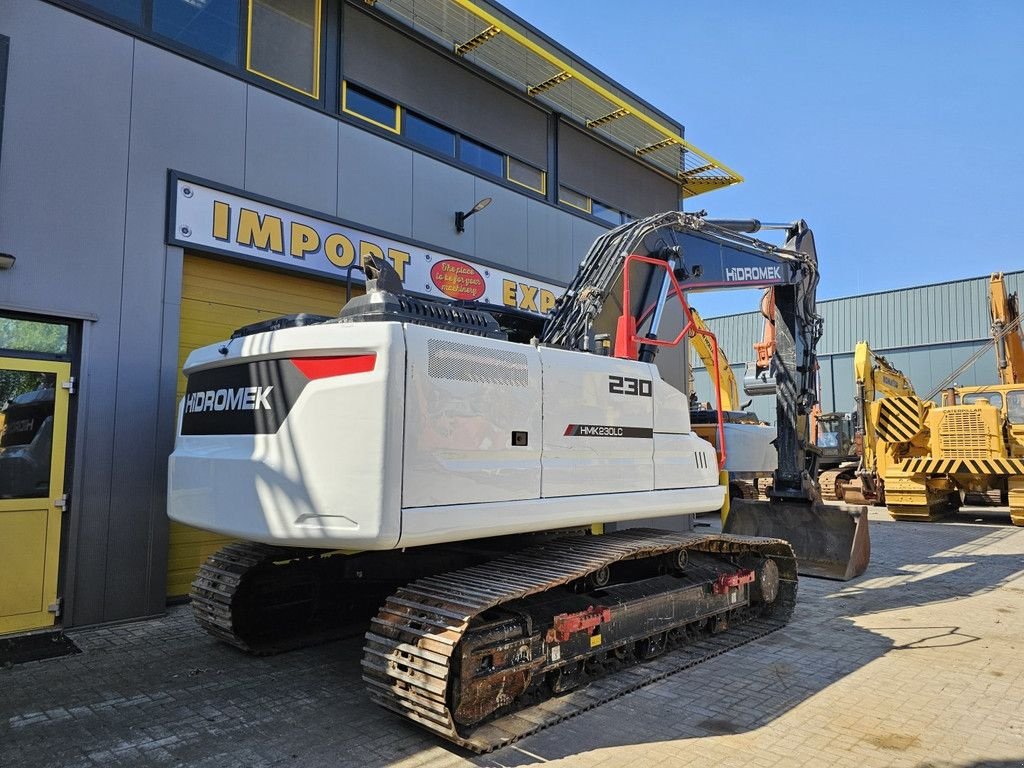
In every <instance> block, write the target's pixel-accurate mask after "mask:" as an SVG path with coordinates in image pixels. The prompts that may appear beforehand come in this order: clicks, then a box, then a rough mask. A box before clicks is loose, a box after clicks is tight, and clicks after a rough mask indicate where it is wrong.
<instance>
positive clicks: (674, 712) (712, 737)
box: [0, 512, 1024, 768]
mask: <svg viewBox="0 0 1024 768" xmlns="http://www.w3.org/2000/svg"><path fill="white" fill-rule="evenodd" d="M964 519H965V518H961V520H964ZM970 520H971V518H966V521H967V522H958V523H955V524H950V523H941V524H932V525H927V524H911V523H899V524H896V523H891V522H889V521H888V519H887V518H886V516H884V515H882V514H876V513H874V512H873V513H872V531H871V535H872V538H873V545H874V551H873V558H872V564H871V569H870V571H869V573H868V574H867V575H866V576H865V577H862V578H860V579H858V580H856V581H853V582H850V583H847V584H838V583H834V582H823V581H813V580H810V579H807V580H804V581H803V582H802V584H801V588H800V589H801V591H800V597H799V602H798V606H797V610H796V614H795V616H794V619H793V621H792V622H791V624H790V625H789V626H788V627H787V628H786V629H784V630H782V631H780V632H777V633H775V634H774V635H771V636H769V637H767V638H763V639H762V640H760V641H757V642H755V643H752V644H750V645H747V646H744V647H741V648H738V649H736V650H734V651H731V652H729V653H727V654H725V655H723V656H721V657H718V658H716V659H713V660H711V661H709V662H706V663H705V664H703V665H700V666H699V667H697V668H695V669H691V670H688V671H686V672H683V673H680V674H678V675H675V676H673V677H670V678H668V679H666V680H663V681H661V682H658V683H655V684H653V685H650V686H648V687H647V688H643V689H641V690H639V691H637V692H634V693H632V694H629V695H627V696H624V697H622V698H620V699H618V700H616V701H614V702H611V703H609V704H606V705H604V706H603V707H600V708H598V709H596V710H593V711H591V712H589V713H586V714H584V715H582V716H580V717H577V718H575V719H573V720H569V721H567V722H564V723H562V724H560V725H558V726H555V727H553V728H550V729H548V730H546V731H542V732H540V733H538V734H535V735H534V736H531V737H529V738H527V739H525V740H523V741H522V742H520V743H519V744H517V745H514V746H512V747H508V748H506V749H504V750H501V751H499V752H496V753H494V754H492V755H487V756H483V757H473V756H470V755H468V754H466V753H464V752H462V751H460V750H457V749H455V748H452V747H449V746H447V745H445V744H442V743H440V742H439V741H437V740H436V739H434V738H433V737H432V736H430V735H428V734H426V733H424V732H422V731H420V730H418V729H416V728H414V727H412V726H410V725H407V724H405V723H404V722H402V721H399V720H397V719H396V718H395V717H393V716H392V715H390V714H388V713H387V712H384V711H382V710H379V709H377V708H375V707H374V706H372V705H371V704H370V703H369V702H368V700H367V698H366V696H365V695H364V694H363V691H362V686H361V684H360V681H359V673H358V668H359V649H360V642H359V640H358V639H352V640H345V641H340V642H336V643H333V644H330V645H325V646H321V647H318V648H313V649H307V650H304V651H299V652H293V653H290V654H286V655H283V656H279V657H275V658H270V659H254V658H248V657H246V656H244V655H242V654H240V653H237V652H236V651H234V650H233V649H231V648H227V647H224V646H221V645H219V644H217V643H215V642H213V641H212V640H209V639H208V638H206V637H205V636H204V635H203V634H201V633H200V632H199V631H198V630H197V629H196V628H195V627H194V626H193V624H192V622H191V617H190V615H189V612H188V609H187V608H185V607H178V608H174V609H172V610H171V611H169V613H168V615H167V616H166V617H165V618H163V619H160V620H155V621H148V622H141V623H136V624H128V625H123V626H118V627H113V628H103V629H93V630H81V631H78V632H74V633H72V636H73V638H74V640H75V642H76V643H78V645H79V646H80V647H81V648H82V650H83V653H81V654H79V655H77V656H72V657H65V658H61V659H53V660H49V661H43V662H34V663H30V664H24V665H21V666H18V667H14V668H12V669H6V670H3V669H0V766H3V768H7V767H8V766H19V767H21V766H24V767H25V768H36V767H40V768H41V767H42V766H98V765H167V766H211V767H212V766H216V767H217V768H228V767H229V766H348V765H351V766H384V765H398V766H403V767H405V766H408V767H409V768H412V767H413V766H457V765H477V766H523V765H533V764H539V763H542V762H548V761H550V762H551V763H553V764H556V765H560V766H561V765H567V766H569V765H571V766H620V765H629V766H637V767H638V766H646V765H651V766H653V765H659V766H677V765H679V766H682V765H695V766H709V765H737V766H739V765H743V766H765V767H767V766H776V765H778V766H790V765H808V766H817V765H839V766H847V765H850V766H857V767H858V768H867V767H868V766H921V767H923V766H936V767H937V766H979V765H993V766H1010V765H1024V529H1019V528H1011V527H1009V526H1004V525H993V524H973V523H971V522H970Z"/></svg>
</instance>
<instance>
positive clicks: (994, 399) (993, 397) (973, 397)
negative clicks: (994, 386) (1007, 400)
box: [963, 392, 1003, 409]
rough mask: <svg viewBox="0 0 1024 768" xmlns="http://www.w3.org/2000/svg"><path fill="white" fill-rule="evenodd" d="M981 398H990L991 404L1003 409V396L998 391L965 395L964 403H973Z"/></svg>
mask: <svg viewBox="0 0 1024 768" xmlns="http://www.w3.org/2000/svg"><path fill="white" fill-rule="evenodd" d="M979 400H988V402H989V405H993V406H995V407H996V408H999V409H1002V407H1003V396H1002V395H1001V394H999V393H998V392H974V393H972V394H970V395H964V397H963V403H964V405H973V404H974V403H976V402H978V401H979Z"/></svg>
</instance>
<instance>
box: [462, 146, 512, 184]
mask: <svg viewBox="0 0 1024 768" xmlns="http://www.w3.org/2000/svg"><path fill="white" fill-rule="evenodd" d="M459 160H461V161H462V162H464V163H466V164H468V165H472V166H473V167H474V168H477V169H478V170H481V171H483V172H484V173H489V174H491V175H492V176H497V177H499V178H504V176H505V157H504V155H502V154H501V153H500V152H497V151H495V150H493V149H491V148H490V147H485V146H484V145H483V144H478V143H477V142H475V141H473V140H472V139H467V138H466V137H465V136H460V137H459Z"/></svg>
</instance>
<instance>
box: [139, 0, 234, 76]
mask: <svg viewBox="0 0 1024 768" xmlns="http://www.w3.org/2000/svg"><path fill="white" fill-rule="evenodd" d="M153 31H154V32H156V33H157V34H158V35H163V36H164V37H168V38H170V39H172V40H176V41H177V42H179V43H181V44H183V45H187V46H188V47H189V48H195V49H196V50H197V51H202V52H203V53H205V54H207V55H209V56H212V57H213V58H215V59H220V60H221V61H225V62H227V63H228V64H237V63H238V0H153Z"/></svg>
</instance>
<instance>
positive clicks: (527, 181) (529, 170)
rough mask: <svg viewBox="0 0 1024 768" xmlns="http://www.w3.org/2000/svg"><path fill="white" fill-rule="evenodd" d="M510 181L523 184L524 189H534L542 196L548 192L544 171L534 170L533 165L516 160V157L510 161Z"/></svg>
mask: <svg viewBox="0 0 1024 768" xmlns="http://www.w3.org/2000/svg"><path fill="white" fill-rule="evenodd" d="M508 180H509V181H514V182H515V183H516V184H522V185H523V186H524V187H527V188H528V189H532V190H533V191H534V192H540V193H541V194H542V195H543V194H544V192H545V191H546V189H545V179H544V171H542V170H541V169H540V168H534V167H533V166H532V165H529V164H527V163H524V162H523V161H521V160H516V159H515V158H514V157H510V158H509V159H508Z"/></svg>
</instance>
